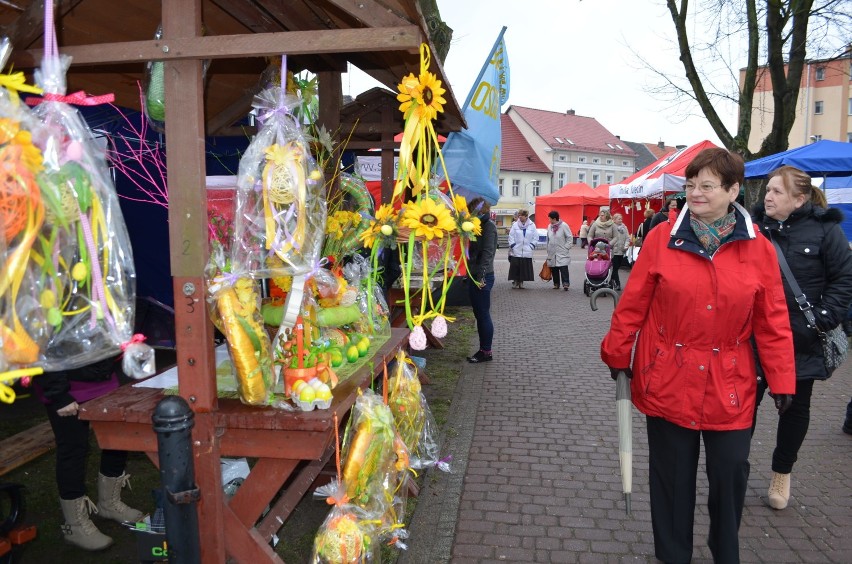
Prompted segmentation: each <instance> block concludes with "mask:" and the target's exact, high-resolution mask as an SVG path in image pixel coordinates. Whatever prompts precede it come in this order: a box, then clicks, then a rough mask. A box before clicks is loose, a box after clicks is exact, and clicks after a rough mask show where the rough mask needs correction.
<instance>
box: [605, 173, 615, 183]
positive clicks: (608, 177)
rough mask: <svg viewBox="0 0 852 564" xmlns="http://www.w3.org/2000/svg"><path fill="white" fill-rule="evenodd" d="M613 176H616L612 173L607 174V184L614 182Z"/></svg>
mask: <svg viewBox="0 0 852 564" xmlns="http://www.w3.org/2000/svg"><path fill="white" fill-rule="evenodd" d="M613 178H614V177H613V175H611V174H607V175H606V183H607V184H612V180H613Z"/></svg>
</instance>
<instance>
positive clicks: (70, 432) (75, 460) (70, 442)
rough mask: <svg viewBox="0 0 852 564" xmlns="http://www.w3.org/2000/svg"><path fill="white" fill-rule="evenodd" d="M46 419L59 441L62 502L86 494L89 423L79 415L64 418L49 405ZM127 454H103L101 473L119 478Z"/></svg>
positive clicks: (57, 480) (105, 451)
mask: <svg viewBox="0 0 852 564" xmlns="http://www.w3.org/2000/svg"><path fill="white" fill-rule="evenodd" d="M47 418H48V419H49V420H50V426H51V427H52V428H53V435H54V437H55V438H56V485H57V486H58V487H59V497H60V498H61V499H66V500H68V499H77V498H79V497H82V496H84V495H86V458H87V457H88V455H89V422H88V421H83V420H82V419H79V418H78V417H77V416H76V415H67V416H65V417H62V416H60V415H57V413H56V411H55V410H54V409H52V408H51V407H50V406H47ZM126 464H127V451H124V450H103V451H101V465H100V472H101V474H103V475H104V476H109V477H111V478H117V477H118V476H121V475H122V474H123V473H124V468H125V465H126Z"/></svg>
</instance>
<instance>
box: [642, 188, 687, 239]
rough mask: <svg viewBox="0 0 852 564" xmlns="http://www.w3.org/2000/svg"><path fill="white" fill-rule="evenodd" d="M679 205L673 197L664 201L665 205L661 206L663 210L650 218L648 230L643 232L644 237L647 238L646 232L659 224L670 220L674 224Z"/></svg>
mask: <svg viewBox="0 0 852 564" xmlns="http://www.w3.org/2000/svg"><path fill="white" fill-rule="evenodd" d="M681 207H683V206H681V204H680V202H679V201H678V200H677V198H675V197H674V196H672V197H670V198H669V199H667V200H666V203H665V204H664V205H663V209H661V210H660V211H658V212H657V213H656V214H654V217H652V218H651V224H650V225H649V227H648V229H647V230H646V231H645V237H647V236H648V232H649V231H650V230H651V229H653V228H654V227H656V226H657V225H659V224H661V223H665V222H666V221H669V220H671V221H672V223H674V220H675V219H677V214H678V213H679V212H680V209H681Z"/></svg>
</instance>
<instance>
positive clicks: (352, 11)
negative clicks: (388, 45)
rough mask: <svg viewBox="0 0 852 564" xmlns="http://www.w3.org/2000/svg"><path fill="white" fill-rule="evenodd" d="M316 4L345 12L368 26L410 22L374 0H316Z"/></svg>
mask: <svg viewBox="0 0 852 564" xmlns="http://www.w3.org/2000/svg"><path fill="white" fill-rule="evenodd" d="M317 4H318V5H321V6H326V5H327V6H329V7H332V8H335V9H337V10H339V11H341V12H345V13H346V14H348V15H349V16H350V17H351V18H352V19H354V20H355V21H357V22H359V23H361V24H363V25H366V26H369V27H392V26H397V25H406V24H408V23H410V22H409V20H407V19H405V18H403V17H402V16H399V15H398V14H395V13H394V12H392V11H391V10H390V9H388V8H387V7H385V6H382V5H381V4H379V3H378V2H376V0H358V2H353V1H352V0H318V1H317Z"/></svg>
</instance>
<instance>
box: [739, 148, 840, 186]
mask: <svg viewBox="0 0 852 564" xmlns="http://www.w3.org/2000/svg"><path fill="white" fill-rule="evenodd" d="M782 165H790V166H794V167H796V168H798V169H800V170H803V171H805V172H807V173H808V174H810V175H811V176H813V177H822V176H849V175H850V174H852V143H841V142H840V141H827V140H826V141H817V142H816V143H811V144H810V145H803V146H801V147H796V148H795V149H790V150H789V151H784V152H783V153H776V154H774V155H769V156H766V157H763V158H761V159H756V160H753V161H751V162H747V163H746V165H745V176H746V178H762V177H764V176H766V175H767V174H769V173H770V172H772V171H773V170H775V169H776V168H778V167H779V166H782Z"/></svg>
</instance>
